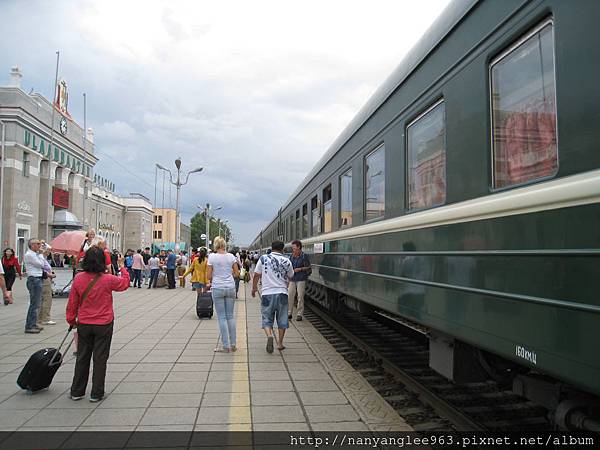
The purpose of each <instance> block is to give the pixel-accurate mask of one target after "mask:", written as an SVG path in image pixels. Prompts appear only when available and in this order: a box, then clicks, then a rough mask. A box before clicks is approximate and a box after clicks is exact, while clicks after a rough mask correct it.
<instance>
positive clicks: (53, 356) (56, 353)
mask: <svg viewBox="0 0 600 450" xmlns="http://www.w3.org/2000/svg"><path fill="white" fill-rule="evenodd" d="M72 329H73V325H69V329H68V330H67V334H65V337H64V338H63V340H62V342H61V343H60V345H59V346H58V348H57V349H56V351H55V352H54V355H52V358H50V362H49V363H48V366H50V367H52V366H54V365H56V364H59V365H60V364H62V360H63V358H61V359H60V361H54V358H55V357H56V355H58V354H59V353H60V349H61V348H62V346H63V345H64V343H65V341H66V340H67V338H68V337H69V333H70V332H71V330H72ZM74 340H75V338H74V337H73V339H71V342H70V343H69V345H67V348H66V349H65V353H66V352H68V351H69V349H70V348H71V345H73V341H74Z"/></svg>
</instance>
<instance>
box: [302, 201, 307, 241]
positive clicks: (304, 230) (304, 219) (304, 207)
mask: <svg viewBox="0 0 600 450" xmlns="http://www.w3.org/2000/svg"><path fill="white" fill-rule="evenodd" d="M302 237H303V238H306V237H308V205H307V204H306V203H305V204H304V205H302Z"/></svg>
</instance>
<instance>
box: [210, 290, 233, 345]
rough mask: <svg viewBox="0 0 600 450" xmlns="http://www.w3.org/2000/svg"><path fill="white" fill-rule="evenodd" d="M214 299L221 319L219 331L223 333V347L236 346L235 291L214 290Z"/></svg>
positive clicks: (218, 316)
mask: <svg viewBox="0 0 600 450" xmlns="http://www.w3.org/2000/svg"><path fill="white" fill-rule="evenodd" d="M212 299H213V303H214V304H215V310H216V311H217V318H218V319H219V330H220V331H221V343H222V344H223V347H225V348H229V347H231V346H233V345H236V335H235V317H234V316H233V308H234V306H235V289H234V288H227V289H218V288H213V290H212Z"/></svg>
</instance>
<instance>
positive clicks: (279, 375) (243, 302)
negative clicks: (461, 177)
mask: <svg viewBox="0 0 600 450" xmlns="http://www.w3.org/2000/svg"><path fill="white" fill-rule="evenodd" d="M13 293H14V296H15V304H13V305H9V306H4V305H0V311H1V313H0V431H15V430H19V431H25V430H31V431H33V430H36V431H306V432H311V431H312V432H320V431H364V432H369V431H371V432H375V431H410V430H411V428H410V426H409V425H408V424H406V423H405V421H404V420H403V419H402V418H401V417H399V416H398V414H397V413H396V412H395V411H394V410H393V409H392V408H391V407H390V406H389V405H388V404H387V403H386V402H385V401H384V400H383V399H382V398H381V397H380V396H379V394H377V392H376V391H375V390H374V389H373V388H372V387H371V386H370V385H369V384H368V383H367V382H366V381H365V379H364V378H363V377H362V376H361V375H360V373H358V372H356V371H355V370H354V369H353V368H352V367H351V366H350V365H349V364H348V363H347V362H346V361H345V360H344V358H343V357H342V356H341V355H340V354H339V353H337V352H336V350H335V349H334V348H333V347H332V346H331V345H330V344H329V343H327V341H326V340H325V338H323V337H322V336H321V335H320V333H319V332H318V331H317V330H316V329H315V328H314V327H313V326H312V325H311V324H310V322H309V321H307V320H304V321H301V322H297V321H295V320H294V321H291V323H290V328H289V330H288V332H287V334H286V337H285V341H284V344H285V346H286V347H287V348H286V349H285V350H283V351H282V352H279V351H277V349H275V352H274V353H273V354H268V353H267V352H266V350H265V344H266V338H265V336H264V332H263V330H262V329H261V328H260V326H261V325H260V302H259V298H258V296H257V297H256V298H252V297H251V296H250V286H244V284H243V283H242V285H241V286H240V295H239V297H240V298H239V300H238V301H237V302H236V309H235V313H236V319H237V333H238V342H237V344H238V351H237V352H235V353H215V352H214V348H215V346H216V345H217V343H218V339H219V327H218V322H217V319H216V315H215V316H214V317H213V318H212V319H210V320H208V319H203V320H199V319H198V318H197V317H196V314H195V299H196V294H195V292H192V291H191V289H190V287H189V285H188V287H185V288H180V287H178V288H177V289H176V290H167V289H163V288H161V289H151V290H148V289H147V288H146V286H144V287H143V288H142V289H133V288H130V289H129V290H128V291H126V292H123V293H116V294H115V295H114V297H115V303H114V304H115V333H114V336H113V341H112V348H111V356H110V358H109V361H108V371H107V386H106V392H107V396H106V398H105V399H104V400H103V401H101V402H99V403H90V402H89V401H88V398H87V397H86V398H85V399H84V400H80V401H77V402H75V401H72V400H70V399H69V397H68V394H69V387H70V382H71V379H72V376H73V370H74V362H75V360H74V357H73V356H72V350H70V351H69V352H68V354H67V355H66V357H65V362H64V364H63V366H62V367H61V368H60V370H59V371H58V373H57V374H56V377H55V378H54V382H53V383H52V385H51V386H50V388H49V389H48V390H45V391H41V392H38V393H35V394H33V395H28V394H26V393H25V392H24V391H22V390H20V389H19V388H18V387H17V385H16V379H17V376H18V374H19V372H20V370H21V368H22V367H23V365H24V364H25V362H26V361H27V359H28V358H29V356H30V355H31V354H32V353H33V352H34V351H36V350H39V349H40V348H44V347H56V346H57V345H58V343H59V342H60V340H61V339H62V337H63V336H64V333H65V332H66V329H67V325H66V322H65V320H64V315H65V306H66V301H67V300H66V299H65V298H55V299H54V301H53V306H52V316H53V319H54V320H56V321H57V322H58V323H57V324H56V325H54V326H46V327H45V329H44V330H43V331H42V332H41V333H40V334H37V335H28V334H24V333H23V329H24V320H25V315H26V311H27V307H28V303H29V300H28V296H27V291H26V289H25V280H23V281H19V280H17V282H16V283H15V288H14V291H13ZM90 383H91V377H90ZM89 389H90V385H88V395H89Z"/></svg>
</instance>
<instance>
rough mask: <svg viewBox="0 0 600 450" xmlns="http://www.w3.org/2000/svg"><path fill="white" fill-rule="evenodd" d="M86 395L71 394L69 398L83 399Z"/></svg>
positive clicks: (74, 399)
mask: <svg viewBox="0 0 600 450" xmlns="http://www.w3.org/2000/svg"><path fill="white" fill-rule="evenodd" d="M83 397H85V395H69V398H70V399H71V400H73V401H77V400H81V399H82V398H83Z"/></svg>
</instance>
